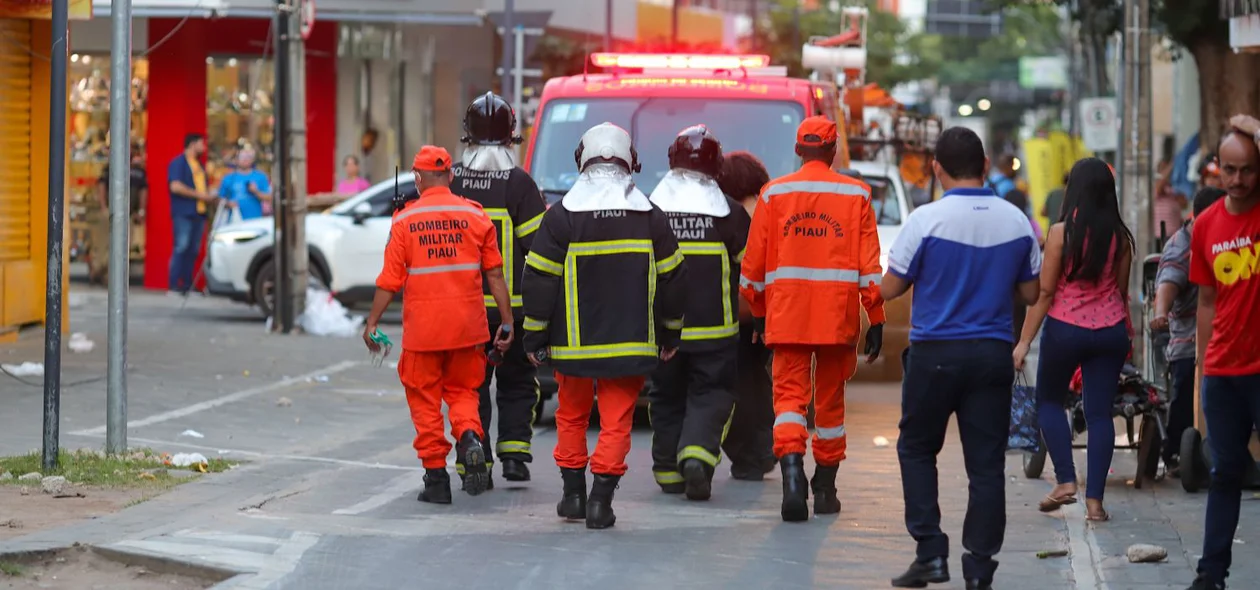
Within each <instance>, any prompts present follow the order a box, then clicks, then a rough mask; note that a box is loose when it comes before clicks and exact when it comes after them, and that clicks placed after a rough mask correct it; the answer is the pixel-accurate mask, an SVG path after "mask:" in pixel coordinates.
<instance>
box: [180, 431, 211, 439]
mask: <svg viewBox="0 0 1260 590" xmlns="http://www.w3.org/2000/svg"><path fill="white" fill-rule="evenodd" d="M179 435H180V436H191V437H193V438H205V437H206V435H204V434H202V433H200V432H197V431H196V430H185V431H183V432H181V433H179Z"/></svg>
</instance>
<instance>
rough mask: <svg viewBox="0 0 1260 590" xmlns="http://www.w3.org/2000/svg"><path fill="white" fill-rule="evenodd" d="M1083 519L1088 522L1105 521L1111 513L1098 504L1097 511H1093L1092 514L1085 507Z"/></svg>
mask: <svg viewBox="0 0 1260 590" xmlns="http://www.w3.org/2000/svg"><path fill="white" fill-rule="evenodd" d="M1085 520H1088V521H1090V522H1107V521H1108V520H1111V514H1110V513H1108V512H1107V510H1106V509H1104V508H1103V507H1102V506H1099V507H1098V512H1095V513H1094V514H1090V513H1089V510H1088V509H1086V510H1085Z"/></svg>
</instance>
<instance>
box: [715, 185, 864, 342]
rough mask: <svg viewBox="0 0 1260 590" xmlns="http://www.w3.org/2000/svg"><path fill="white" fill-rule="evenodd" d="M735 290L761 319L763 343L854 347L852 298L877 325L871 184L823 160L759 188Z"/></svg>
mask: <svg viewBox="0 0 1260 590" xmlns="http://www.w3.org/2000/svg"><path fill="white" fill-rule="evenodd" d="M760 199H761V200H760V202H759V203H758V204H757V209H756V211H754V212H753V219H752V229H751V230H750V232H749V237H748V249H747V251H746V253H745V254H744V260H743V264H742V265H741V275H740V293H741V294H743V296H744V298H746V299H747V300H748V302H749V304H750V306H751V307H752V313H753V316H755V317H764V318H765V319H766V333H765V341H766V343H767V344H770V345H774V344H819V345H834V344H850V345H855V344H857V339H858V334H859V333H860V331H861V318H860V317H859V315H858V313H859V312H858V308H859V305H858V304H859V301H860V302H861V307H863V308H865V309H866V315H867V318H868V319H869V320H870V322H871V323H872V324H880V323H883V322H884V319H885V317H884V299H883V297H882V296H880V294H879V283H880V278H881V274H882V269H881V268H880V264H879V256H880V250H879V233H878V231H877V229H876V225H875V213H874V210H873V209H872V208H871V203H870V199H871V189H870V187H869V186H867V185H866V184H865V183H863V182H860V181H858V180H855V179H853V178H850V177H848V176H844V175H842V174H840V173H838V172H835V171H834V170H832V169H831V168H830V167H829V166H827V165H826V164H825V163H822V162H807V163H805V165H804V166H802V167H801V169H800V170H799V171H797V172H794V173H792V174H789V175H787V176H784V177H782V178H778V179H775V180H773V181H771V182H770V183H769V184H767V185H766V186H765V188H764V189H762V192H761V196H760Z"/></svg>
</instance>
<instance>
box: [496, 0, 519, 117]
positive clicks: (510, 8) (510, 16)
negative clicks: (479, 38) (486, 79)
mask: <svg viewBox="0 0 1260 590" xmlns="http://www.w3.org/2000/svg"><path fill="white" fill-rule="evenodd" d="M514 20H516V2H514V1H513V0H504V2H503V33H502V34H501V35H499V38H500V39H502V41H503V57H502V61H503V75H502V76H501V77H500V78H499V91H500V92H501V93H502V94H503V100H506V101H509V102H511V100H512V99H511V98H510V97H509V96H508V92H509V91H510V90H511V88H512V47H513V44H514V43H513V40H512V31H514V30H515V29H516V27H515V26H513V24H514V23H513V22H512V21H514Z"/></svg>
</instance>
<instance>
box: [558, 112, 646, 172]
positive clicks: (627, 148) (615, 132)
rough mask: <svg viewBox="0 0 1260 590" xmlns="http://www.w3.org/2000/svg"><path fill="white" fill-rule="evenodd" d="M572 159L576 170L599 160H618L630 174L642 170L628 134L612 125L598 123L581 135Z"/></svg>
mask: <svg viewBox="0 0 1260 590" xmlns="http://www.w3.org/2000/svg"><path fill="white" fill-rule="evenodd" d="M573 157H574V159H575V160H577V165H578V170H582V169H584V168H586V164H587V163H589V162H590V161H591V160H595V159H601V158H602V159H605V160H620V161H621V163H622V164H624V165H625V166H626V168H627V169H629V170H630V171H632V172H638V171H639V170H640V169H641V168H642V167H641V166H640V165H639V153H638V152H637V151H635V149H634V144H633V143H632V142H631V140H630V134H629V133H627V132H626V130H625V129H622V128H620V127H618V126H616V125H613V124H612V123H600V124H599V125H596V126H594V127H591V128H590V129H588V130H587V131H586V133H583V134H582V139H581V140H580V141H578V146H577V151H575V152H573Z"/></svg>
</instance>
